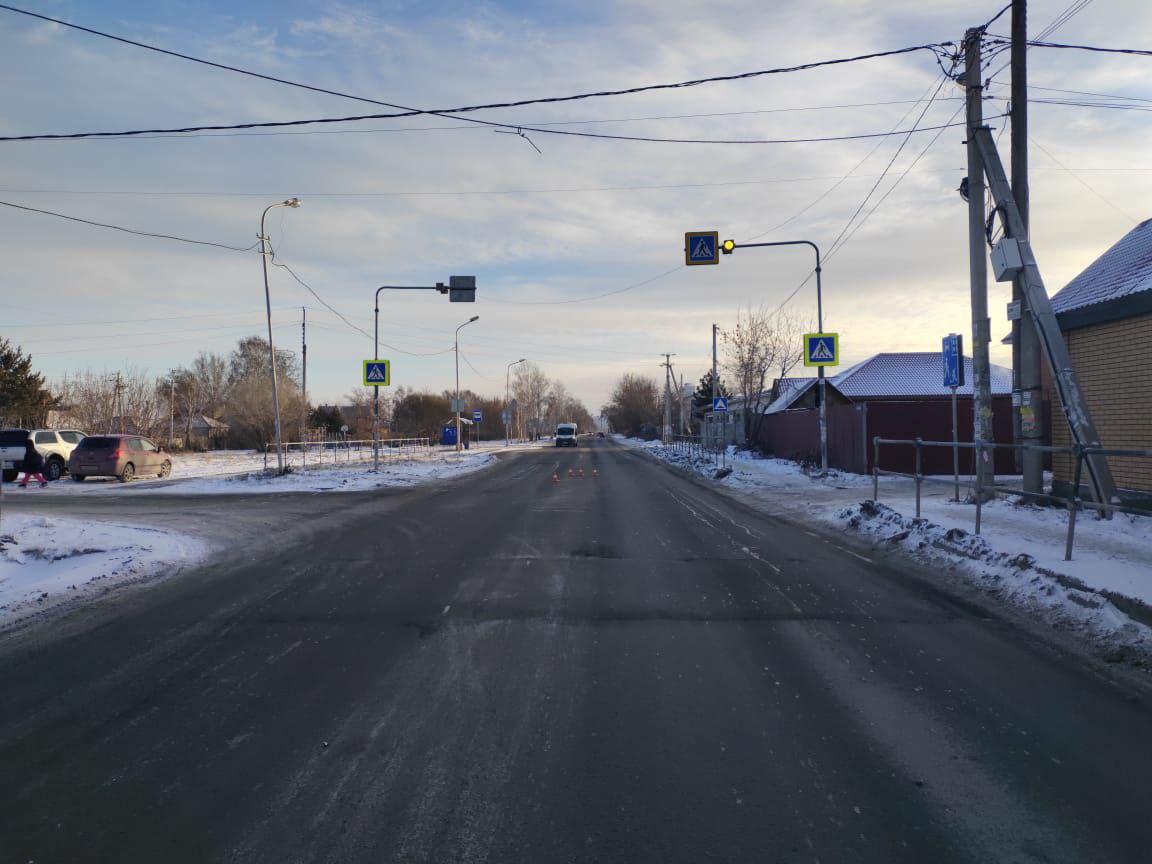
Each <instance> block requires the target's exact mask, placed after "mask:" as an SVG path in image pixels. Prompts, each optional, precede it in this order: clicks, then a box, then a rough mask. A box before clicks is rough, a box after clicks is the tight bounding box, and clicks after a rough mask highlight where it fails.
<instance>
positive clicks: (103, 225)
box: [0, 201, 260, 252]
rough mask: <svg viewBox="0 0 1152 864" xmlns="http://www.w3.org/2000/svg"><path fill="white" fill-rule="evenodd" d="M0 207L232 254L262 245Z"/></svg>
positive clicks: (4, 204)
mask: <svg viewBox="0 0 1152 864" xmlns="http://www.w3.org/2000/svg"><path fill="white" fill-rule="evenodd" d="M0 207H11V208H12V209H13V210H26V211H28V212H29V213H39V214H41V215H43V216H54V217H56V218H57V219H66V220H68V221H69V222H79V223H81V224H83V225H92V226H94V227H96V228H108V229H110V230H112V231H122V232H124V233H125V234H136V235H138V236H140V237H152V238H155V239H159V240H175V241H177V242H179V243H191V244H193V245H196V246H214V247H216V248H217V249H228V250H229V251H231V252H251V251H252V250H253V249H255V248H256V247H257V246H259V245H260V241H256V242H255V243H253V244H252V245H251V246H229V245H228V244H227V243H214V242H212V241H211V240H194V239H192V238H191V237H180V236H178V235H176V234H158V233H156V232H154V231H140V230H138V229H136V228H125V227H124V226H123V225H112V224H110V223H108V222H95V221H93V220H91V219H81V218H80V217H79V216H68V215H66V214H64V213H57V212H55V211H53V210H41V209H40V208H38V207H27V206H25V205H23V204H13V203H12V202H11V201H0Z"/></svg>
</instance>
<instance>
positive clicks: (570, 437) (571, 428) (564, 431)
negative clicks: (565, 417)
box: [556, 423, 577, 447]
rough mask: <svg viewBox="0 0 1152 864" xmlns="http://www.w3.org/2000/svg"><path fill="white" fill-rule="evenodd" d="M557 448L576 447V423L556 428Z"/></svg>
mask: <svg viewBox="0 0 1152 864" xmlns="http://www.w3.org/2000/svg"><path fill="white" fill-rule="evenodd" d="M556 446H557V447H576V446H577V440H576V424H575V423H560V424H559V425H557V427H556Z"/></svg>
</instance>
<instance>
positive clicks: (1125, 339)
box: [1048, 219, 1152, 497]
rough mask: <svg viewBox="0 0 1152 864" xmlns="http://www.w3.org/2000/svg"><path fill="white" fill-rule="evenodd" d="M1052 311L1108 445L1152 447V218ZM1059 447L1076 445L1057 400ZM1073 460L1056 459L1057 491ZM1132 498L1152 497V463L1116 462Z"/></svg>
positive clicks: (1055, 439) (1120, 482) (1092, 267)
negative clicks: (1150, 344) (1150, 346)
mask: <svg viewBox="0 0 1152 864" xmlns="http://www.w3.org/2000/svg"><path fill="white" fill-rule="evenodd" d="M1052 311H1053V312H1055V313H1056V321H1057V322H1058V323H1059V325H1060V329H1061V330H1062V331H1063V333H1064V341H1065V342H1066V343H1067V345H1068V351H1069V353H1070V354H1071V355H1072V366H1073V368H1074V369H1075V370H1076V375H1077V377H1078V378H1079V379H1080V386H1081V390H1082V391H1083V393H1084V399H1085V401H1086V402H1087V404H1088V410H1089V411H1091V412H1092V421H1093V423H1095V425H1096V431H1097V432H1098V433H1099V435H1100V440H1101V442H1102V443H1103V444H1104V446H1105V447H1108V448H1111V449H1142V450H1143V449H1150V448H1152V350H1150V348H1149V342H1150V341H1152V219H1148V220H1146V221H1144V222H1141V223H1140V224H1139V225H1137V226H1136V227H1135V228H1133V229H1132V230H1131V231H1129V232H1128V233H1127V234H1125V235H1124V236H1123V237H1121V238H1120V240H1118V241H1117V242H1116V243H1115V244H1114V245H1113V246H1112V247H1111V248H1110V249H1108V250H1107V251H1105V252H1104V253H1103V254H1102V255H1101V256H1100V257H1099V258H1097V259H1096V260H1095V261H1093V262H1092V263H1091V264H1089V265H1088V267H1086V268H1085V269H1084V271H1083V272H1082V273H1080V275H1078V276H1077V277H1076V278H1075V279H1073V280H1072V281H1071V282H1069V283H1068V284H1067V285H1065V286H1064V287H1063V288H1062V289H1061V290H1060V291H1059V292H1057V293H1056V295H1055V296H1053V298H1052ZM1048 402H1049V404H1050V405H1051V418H1050V419H1051V426H1050V428H1051V430H1052V443H1053V444H1054V445H1056V446H1068V445H1069V444H1070V443H1071V440H1070V437H1069V434H1068V424H1067V422H1066V421H1065V419H1064V417H1063V414H1062V412H1061V409H1060V400H1059V398H1057V397H1056V396H1055V394H1052V395H1050V396H1049V399H1048ZM1071 462H1072V460H1071V458H1070V457H1067V456H1063V455H1061V454H1055V455H1054V456H1053V459H1052V470H1053V485H1054V487H1055V489H1056V491H1057V493H1058V494H1063V492H1064V491H1065V490H1066V489H1067V486H1068V485H1069V484H1070V483H1071V478H1072V465H1071ZM1108 463H1109V466H1110V467H1111V469H1112V474H1113V477H1114V479H1115V480H1116V485H1117V486H1118V487H1119V488H1120V489H1121V490H1122V491H1126V492H1128V493H1133V494H1131V495H1130V496H1128V497H1143V496H1152V459H1138V458H1127V459H1125V458H1117V457H1112V458H1109V460H1108Z"/></svg>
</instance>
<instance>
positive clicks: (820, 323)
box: [720, 240, 828, 477]
mask: <svg viewBox="0 0 1152 864" xmlns="http://www.w3.org/2000/svg"><path fill="white" fill-rule="evenodd" d="M764 246H811V247H812V250H813V251H814V252H815V253H816V329H817V330H818V331H819V332H820V333H823V332H824V301H823V299H822V297H821V293H820V271H821V268H820V247H819V246H817V245H816V244H815V243H813V242H812V241H811V240H780V241H777V242H775V243H737V242H736V241H735V240H725V241H724V242H723V243H721V244H720V251H721V252H723V253H724V254H725V255H731V254H732V252H733V251H735V250H736V249H754V248H757V247H764ZM816 377H817V379H818V380H817V383H816V387H817V391H816V392H817V396H816V398H817V399H819V401H820V476H821V477H825V476H827V474H828V409H827V400H826V399H825V396H826V395H827V393H826V389H825V387H824V367H823V366H818V367H817V368H816Z"/></svg>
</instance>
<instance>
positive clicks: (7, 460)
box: [0, 429, 86, 483]
mask: <svg viewBox="0 0 1152 864" xmlns="http://www.w3.org/2000/svg"><path fill="white" fill-rule="evenodd" d="M85 437H86V436H85V435H84V433H83V432H81V431H80V430H79V429H4V430H0V462H2V463H3V471H4V474H3V477H4V480H5V482H8V483H10V482H12V481H13V480H15V479H16V475H17V474H18V473H19V472H20V469H21V466H22V465H23V462H24V442H25V441H27V440H28V439H29V438H31V439H32V442H33V443H34V444H35V445H36V451H37V452H38V453H39V454H40V455H41V456H43V457H44V476H45V477H46V478H47V479H49V480H59V479H60V477H61V476H62V475H63V474H64V471H65V469H66V468H67V467H68V457H69V456H71V455H72V451H73V450H75V449H76V446H77V445H78V444H79V443H80V442H81V441H82V440H83V439H84V438H85Z"/></svg>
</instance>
